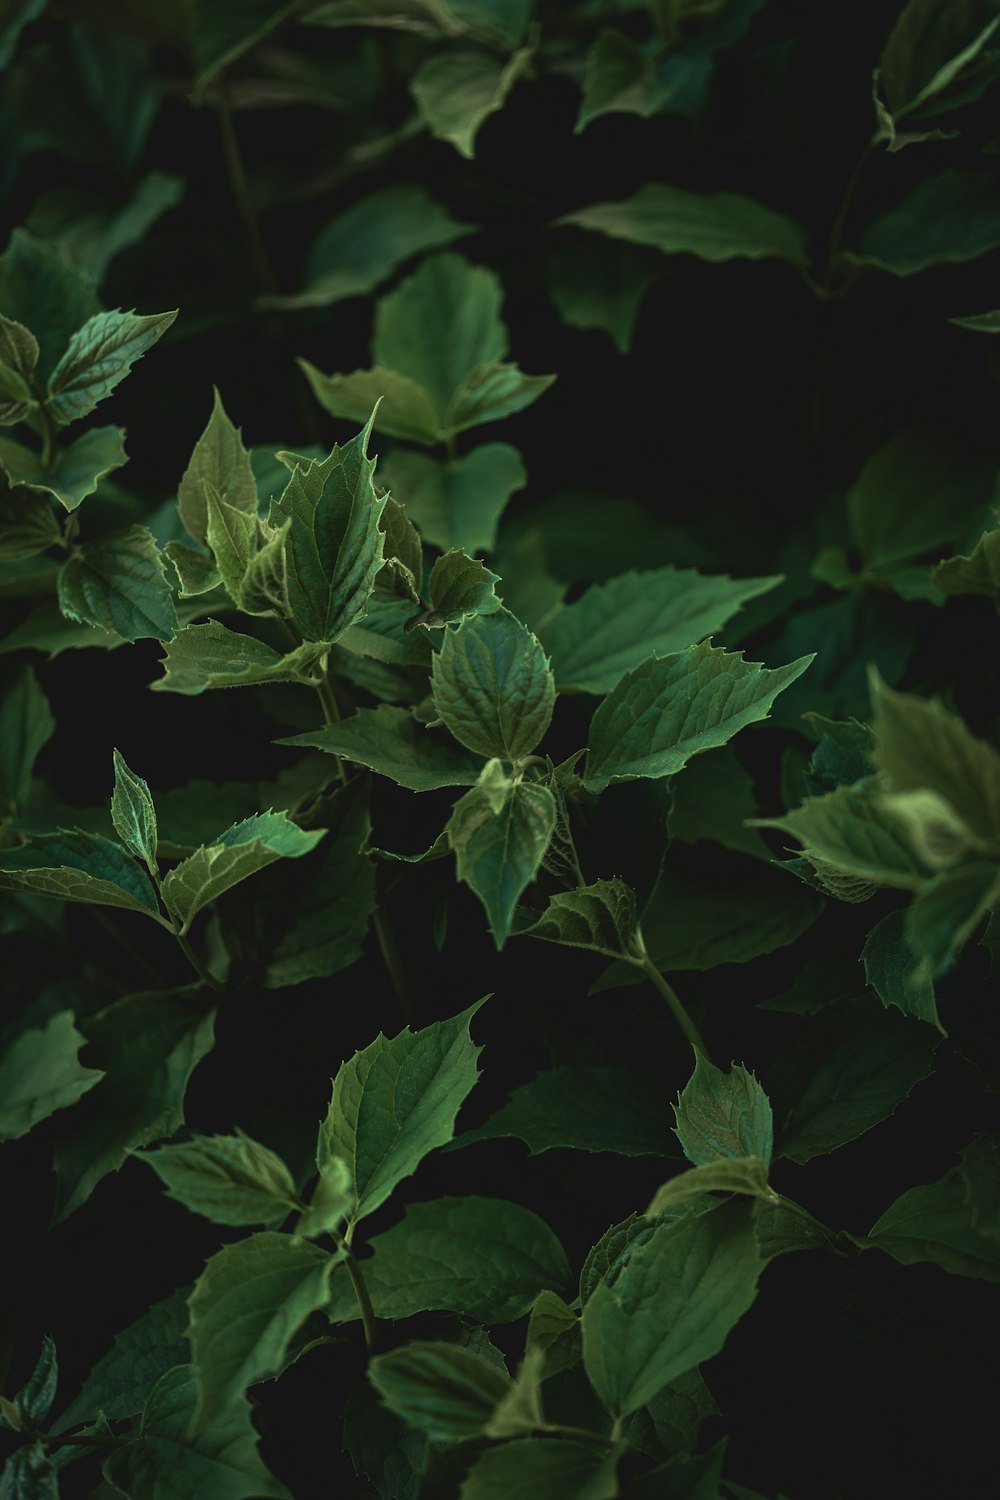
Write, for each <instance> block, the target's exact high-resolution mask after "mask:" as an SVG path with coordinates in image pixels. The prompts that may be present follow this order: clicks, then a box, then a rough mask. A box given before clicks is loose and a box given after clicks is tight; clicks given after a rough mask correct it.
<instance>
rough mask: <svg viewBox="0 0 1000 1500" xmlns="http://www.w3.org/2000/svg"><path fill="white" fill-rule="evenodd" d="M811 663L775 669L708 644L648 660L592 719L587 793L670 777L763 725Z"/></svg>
mask: <svg viewBox="0 0 1000 1500" xmlns="http://www.w3.org/2000/svg"><path fill="white" fill-rule="evenodd" d="M813 659H814V658H813V657H812V656H803V657H800V658H799V660H798V661H794V662H791V663H790V664H789V665H788V666H786V667H776V668H774V669H773V670H772V669H769V668H767V667H764V666H762V665H761V664H760V663H759V662H748V661H744V660H743V653H742V652H728V651H723V650H722V649H721V648H719V647H715V646H712V645H711V643H709V642H706V643H705V644H704V645H698V646H692V647H691V648H690V649H689V650H687V651H681V652H678V653H677V654H676V655H673V656H664V657H655V656H654V657H650V658H649V659H648V660H647V661H644V662H642V663H641V664H640V665H639V666H637V667H634V668H633V669H632V670H631V671H630V672H627V673H626V674H625V676H624V677H623V678H622V679H621V681H620V682H619V683H618V685H617V686H616V687H615V688H614V690H613V691H612V692H611V693H609V694H608V696H607V697H606V698H605V699H604V701H603V703H601V704H600V706H599V707H598V709H597V711H596V713H595V714H594V717H593V719H592V721H591V726H590V751H589V754H588V756H587V765H586V773H585V777H584V780H585V782H586V784H587V787H588V789H589V790H591V791H595V792H599V791H603V790H604V788H605V787H606V786H608V785H609V783H610V782H612V781H623V780H628V779H630V778H632V777H635V776H672V775H673V774H674V773H675V772H677V771H680V770H681V769H682V768H683V767H684V765H685V764H686V763H687V761H688V760H689V759H690V758H691V756H692V755H696V754H697V753H698V752H699V751H701V750H710V749H712V748H713V747H714V746H716V745H724V744H726V743H727V742H728V741H729V740H730V739H732V737H733V735H734V734H736V733H738V731H739V730H741V729H743V728H745V727H746V726H747V725H748V724H753V723H756V722H757V721H759V720H760V719H766V718H767V717H768V715H769V713H770V710H771V705H772V704H773V703H774V700H775V698H776V697H777V696H778V694H779V693H780V692H781V691H782V689H783V688H786V687H788V686H789V684H790V683H793V682H794V681H795V679H796V678H797V677H801V675H802V673H803V672H804V671H805V670H806V668H807V667H808V666H809V664H810V662H812V661H813Z"/></svg>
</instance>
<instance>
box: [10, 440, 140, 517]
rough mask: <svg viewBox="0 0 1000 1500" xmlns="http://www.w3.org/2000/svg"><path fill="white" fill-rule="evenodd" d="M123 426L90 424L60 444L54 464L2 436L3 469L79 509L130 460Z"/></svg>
mask: <svg viewBox="0 0 1000 1500" xmlns="http://www.w3.org/2000/svg"><path fill="white" fill-rule="evenodd" d="M124 437H125V433H124V431H123V429H122V428H121V427H91V428H90V429H89V430H88V431H87V432H85V433H83V434H82V436H80V437H78V438H76V439H74V441H73V442H72V443H66V444H60V446H59V447H58V448H57V449H56V451H55V457H54V459H53V463H52V467H51V468H50V469H46V468H45V467H44V466H43V464H42V461H41V456H40V455H39V454H38V453H35V452H33V451H32V450H31V449H30V448H25V447H23V446H22V445H21V444H20V443H15V442H13V441H11V440H10V439H9V438H0V468H3V469H4V470H5V472H6V473H7V475H8V477H9V479H10V481H11V483H12V484H21V485H24V487H25V488H26V489H29V490H35V491H37V492H38V493H39V494H42V495H52V496H53V497H54V498H55V499H56V500H58V501H59V504H60V505H61V506H62V507H63V508H64V509H65V510H76V508H77V506H78V505H80V504H81V503H82V502H83V501H84V500H85V499H86V498H87V496H88V495H92V494H93V493H94V491H95V490H96V489H97V486H98V485H99V483H100V482H101V480H102V479H104V478H105V476H106V475H108V474H110V473H111V472H112V471H113V470H114V469H120V468H121V466H122V464H124V463H127V462H128V455H127V453H126V452H125V447H124V441H123V440H124Z"/></svg>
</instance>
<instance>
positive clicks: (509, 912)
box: [445, 616, 556, 949]
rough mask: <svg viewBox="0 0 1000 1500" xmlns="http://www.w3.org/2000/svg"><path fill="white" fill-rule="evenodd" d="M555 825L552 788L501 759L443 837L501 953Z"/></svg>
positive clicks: (456, 811)
mask: <svg viewBox="0 0 1000 1500" xmlns="http://www.w3.org/2000/svg"><path fill="white" fill-rule="evenodd" d="M486 618H492V617H490V616H487V617H486ZM555 824H556V799H555V797H554V795H553V794H552V792H550V791H549V789H548V787H544V786H539V785H538V784H537V783H535V782H529V781H516V782H515V781H511V780H510V779H509V778H508V777H507V776H506V775H505V774H504V771H503V768H502V766H501V764H500V761H499V760H490V761H487V763H486V769H485V770H484V771H483V773H482V775H481V776H480V778H479V781H478V783H477V784H476V785H475V786H474V787H473V788H472V790H471V791H468V792H466V793H465V795H464V796H463V797H460V798H459V800H458V801H457V802H456V803H455V806H454V807H453V808H452V813H451V817H450V818H449V820H448V823H447V826H446V828H445V833H446V835H447V838H448V842H449V844H450V845H451V847H452V849H453V850H454V853H455V868H456V871H457V874H458V878H459V880H464V881H465V883H466V885H468V886H470V887H471V888H472V890H473V891H474V892H475V893H476V895H477V896H478V897H479V899H480V901H481V902H482V904H483V907H484V909H485V911H486V915H487V917H488V918H489V923H490V930H491V932H492V933H493V939H494V942H495V943H496V945H497V948H498V949H499V948H502V947H503V945H504V943H505V941H506V940H507V938H508V937H509V935H510V932H511V926H512V923H513V919H514V909H515V907H516V906H517V903H518V901H519V900H520V898H521V896H522V895H523V893H524V891H525V890H526V888H527V887H528V885H530V883H531V881H532V880H534V878H535V876H536V875H537V873H538V869H539V866H540V865H541V862H542V860H543V859H544V857H545V851H546V849H547V848H548V846H549V840H550V839H551V837H552V834H553V831H554V829H555Z"/></svg>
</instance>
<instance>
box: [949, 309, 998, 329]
mask: <svg viewBox="0 0 1000 1500" xmlns="http://www.w3.org/2000/svg"><path fill="white" fill-rule="evenodd" d="M948 322H949V323H954V324H955V326H956V327H957V328H970V329H971V330H972V331H973V333H1000V308H994V309H993V311H992V312H986V313H971V314H970V315H969V316H968V317H965V318H949V319H948Z"/></svg>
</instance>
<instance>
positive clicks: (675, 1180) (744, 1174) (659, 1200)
mask: <svg viewBox="0 0 1000 1500" xmlns="http://www.w3.org/2000/svg"><path fill="white" fill-rule="evenodd" d="M702 1193H743V1194H744V1195H746V1196H749V1197H751V1198H760V1199H761V1200H762V1201H763V1202H764V1203H777V1202H778V1195H777V1194H776V1193H775V1192H774V1191H773V1190H772V1189H771V1188H770V1187H768V1183H767V1163H766V1162H763V1161H761V1159H760V1157H759V1156H740V1157H736V1158H731V1159H726V1160H724V1161H711V1162H705V1163H704V1165H702V1166H700V1167H691V1168H690V1170H689V1171H687V1172H681V1173H679V1175H678V1176H676V1177H671V1178H670V1180H669V1182H665V1183H664V1184H663V1186H662V1187H660V1188H657V1190H656V1192H655V1193H654V1194H653V1198H652V1201H651V1203H650V1205H649V1207H648V1208H647V1209H646V1215H647V1217H648V1218H658V1217H659V1215H660V1214H662V1213H665V1212H666V1210H667V1209H668V1208H674V1207H675V1206H676V1205H677V1204H678V1203H684V1202H685V1201H686V1200H687V1199H688V1198H697V1197H699V1196H700V1195H701V1194H702Z"/></svg>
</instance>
